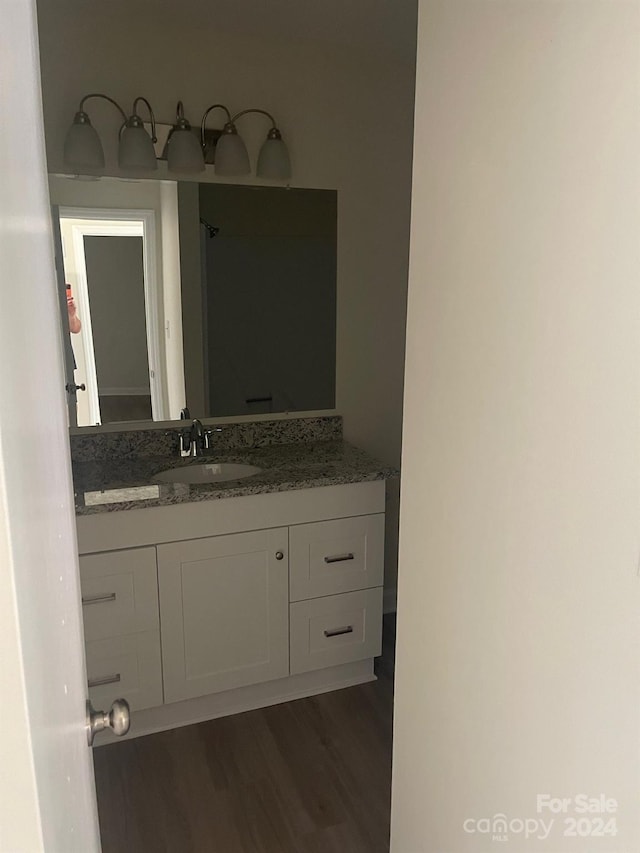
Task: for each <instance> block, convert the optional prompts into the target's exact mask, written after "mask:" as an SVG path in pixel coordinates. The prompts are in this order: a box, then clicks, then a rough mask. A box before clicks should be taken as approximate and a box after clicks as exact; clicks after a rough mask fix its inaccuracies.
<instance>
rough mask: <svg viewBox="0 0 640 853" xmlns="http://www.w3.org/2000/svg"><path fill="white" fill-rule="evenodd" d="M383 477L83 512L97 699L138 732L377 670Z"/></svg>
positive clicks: (91, 671) (357, 679)
mask: <svg viewBox="0 0 640 853" xmlns="http://www.w3.org/2000/svg"><path fill="white" fill-rule="evenodd" d="M384 500H385V485H384V482H383V481H375V482H366V483H356V484H349V485H341V486H326V487H320V488H314V489H300V490H295V491H285V492H277V493H270V494H260V495H248V496H241V497H235V498H228V499H218V500H207V501H195V502H191V503H179V504H176V505H172V506H161V507H151V508H148V509H128V510H124V511H111V512H104V513H95V514H89V515H85V516H79V517H78V519H77V528H78V542H79V550H80V554H81V557H80V574H81V586H82V595H83V613H84V620H85V623H84V628H85V642H86V651H87V669H88V676H89V679H90V696H91V699H92V701H93V704H94V706H95V707H108V706H109V704H110V703H111V701H113V699H114V698H117V697H119V696H122V697H124V698H126V699H127V700H128V701H129V703H130V705H131V707H132V710H134V711H136V713H135V714H134V715H133V716H132V730H131V736H135V735H139V734H146V733H149V732H151V731H159V730H161V729H166V728H172V727H174V726H177V725H184V724H186V723H192V722H198V721H200V720H203V719H210V718H212V717H215V716H222V715H224V714H228V713H234V712H237V711H243V710H247V709H249V708H253V707H260V706H263V705H268V704H273V703H275V702H280V701H285V700H287V699H292V698H297V697H300V696H308V695H312V694H314V693H319V692H323V691H325V690H332V689H335V688H336V687H340V686H348V685H351V684H358V683H362V682H364V681H370V680H372V679H373V678H374V677H375V676H374V675H373V659H374V657H375V656H377V655H379V654H380V652H381V637H382V585H383V561H384V557H383V555H384Z"/></svg>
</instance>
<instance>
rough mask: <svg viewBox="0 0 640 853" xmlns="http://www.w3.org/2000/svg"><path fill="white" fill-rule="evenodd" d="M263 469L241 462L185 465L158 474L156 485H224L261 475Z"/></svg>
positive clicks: (155, 478)
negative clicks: (229, 481) (224, 483)
mask: <svg viewBox="0 0 640 853" xmlns="http://www.w3.org/2000/svg"><path fill="white" fill-rule="evenodd" d="M261 471H262V468H256V466H255V465H243V464H241V463H239V462H203V463H202V464H201V465H185V466H183V467H181V468H170V469H169V470H168V471H161V472H160V474H156V476H155V477H154V480H155V481H156V483H187V484H189V485H191V484H194V485H195V484H197V483H222V482H224V481H225V480H242V479H243V478H244V477H253V476H254V474H259V473H260V472H261Z"/></svg>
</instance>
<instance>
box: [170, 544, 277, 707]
mask: <svg viewBox="0 0 640 853" xmlns="http://www.w3.org/2000/svg"><path fill="white" fill-rule="evenodd" d="M157 550H158V581H159V590H160V621H161V626H162V628H161V634H162V663H163V670H164V690H165V702H178V701H180V700H182V699H191V698H193V697H195V696H203V695H206V694H207V693H217V692H219V691H222V690H231V689H232V688H234V687H243V686H245V685H247V684H257V683H258V682H261V681H269V680H271V679H274V678H283V677H284V676H286V675H288V674H289V601H288V587H289V560H288V530H287V528H286V527H284V528H278V529H275V530H262V531H257V532H254V533H238V534H234V535H230V536H215V537H212V538H210V539H193V540H189V541H187V542H175V543H172V544H170V545H160V546H158V549H157Z"/></svg>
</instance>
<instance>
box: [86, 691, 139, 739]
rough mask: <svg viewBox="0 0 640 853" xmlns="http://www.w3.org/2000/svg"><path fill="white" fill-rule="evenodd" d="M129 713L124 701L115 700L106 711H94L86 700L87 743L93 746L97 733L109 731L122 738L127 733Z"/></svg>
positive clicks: (129, 723)
mask: <svg viewBox="0 0 640 853" xmlns="http://www.w3.org/2000/svg"><path fill="white" fill-rule="evenodd" d="M130 725H131V712H130V710H129V703H128V702H127V701H126V699H116V700H115V701H114V702H113V704H112V705H111V708H110V709H109V710H108V711H96V710H95V709H94V707H93V705H92V704H91V702H90V700H89V699H87V741H88V743H89V746H92V745H93V739H94V737H95V736H96V735H97V734H98V732H102V731H104V729H111V731H112V732H113V733H114V735H117V736H118V737H122V735H126V733H127V732H128V731H129V727H130Z"/></svg>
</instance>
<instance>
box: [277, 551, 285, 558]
mask: <svg viewBox="0 0 640 853" xmlns="http://www.w3.org/2000/svg"><path fill="white" fill-rule="evenodd" d="M276 560H284V554H283V552H282V551H276Z"/></svg>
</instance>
